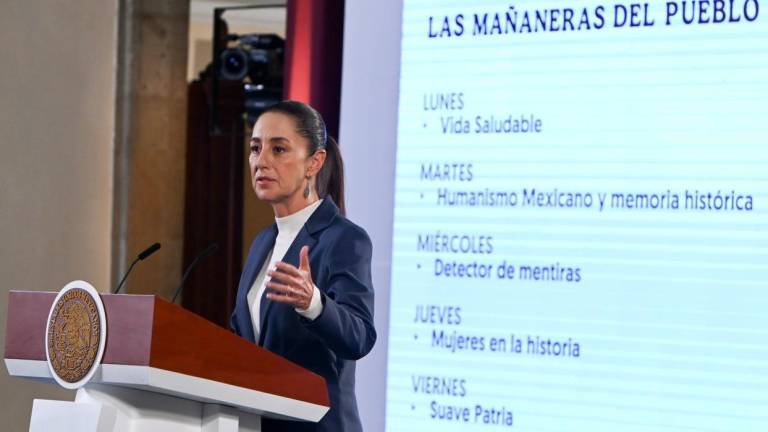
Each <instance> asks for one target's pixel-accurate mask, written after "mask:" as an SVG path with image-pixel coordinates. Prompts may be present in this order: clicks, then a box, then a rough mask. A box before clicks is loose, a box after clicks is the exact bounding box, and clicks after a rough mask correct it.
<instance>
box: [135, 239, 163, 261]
mask: <svg viewBox="0 0 768 432" xmlns="http://www.w3.org/2000/svg"><path fill="white" fill-rule="evenodd" d="M158 249H160V243H155V244H153V245H152V246H150V247H148V248H146V249H144V252H142V253H140V254H139V259H140V260H142V261H143V260H145V259H146V258H147V257H148V256H150V255H152V254H153V253H155V252H157V250H158Z"/></svg>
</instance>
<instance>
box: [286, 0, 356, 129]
mask: <svg viewBox="0 0 768 432" xmlns="http://www.w3.org/2000/svg"><path fill="white" fill-rule="evenodd" d="M286 33H287V34H286V61H285V97H286V98H287V99H294V100H298V101H302V102H306V103H308V104H310V105H312V106H313V107H314V108H315V109H317V110H318V111H319V112H320V114H322V116H323V118H324V119H325V122H326V125H327V127H328V133H329V134H331V135H333V136H335V137H338V136H339V104H340V102H341V60H342V43H343V40H344V1H343V0H288V4H287V29H286Z"/></svg>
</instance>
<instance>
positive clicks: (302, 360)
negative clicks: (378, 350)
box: [231, 197, 376, 432]
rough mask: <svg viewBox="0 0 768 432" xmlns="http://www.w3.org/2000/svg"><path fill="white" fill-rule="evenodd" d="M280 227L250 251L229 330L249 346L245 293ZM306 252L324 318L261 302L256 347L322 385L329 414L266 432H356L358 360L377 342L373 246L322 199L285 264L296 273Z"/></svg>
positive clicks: (267, 426) (275, 424) (274, 425)
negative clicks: (296, 366) (308, 373)
mask: <svg viewBox="0 0 768 432" xmlns="http://www.w3.org/2000/svg"><path fill="white" fill-rule="evenodd" d="M276 238H277V225H274V224H273V225H272V226H270V227H268V228H266V229H264V230H263V231H261V232H260V233H259V234H258V235H257V236H256V238H255V239H254V240H253V243H252V244H251V250H250V252H249V253H248V259H247V261H246V263H245V268H244V270H243V274H242V275H241V277H240V285H239V287H238V290H237V299H236V303H235V310H234V312H233V314H232V318H231V326H232V329H233V330H234V331H235V332H236V333H237V334H238V335H240V336H242V337H244V338H246V339H248V340H249V341H251V342H256V341H255V340H254V334H253V324H252V321H251V313H250V309H249V307H248V299H247V295H248V291H249V290H250V289H251V285H253V281H254V279H256V276H257V275H258V273H259V270H261V267H262V265H263V264H264V260H265V259H267V255H268V254H269V252H270V251H271V250H272V248H273V247H274V245H275V239H276ZM304 245H307V246H309V263H310V268H311V270H312V278H313V280H314V282H315V285H317V288H318V289H319V290H320V292H321V296H322V302H323V312H322V313H321V314H320V316H318V317H317V318H316V319H315V320H314V321H309V320H307V319H306V318H304V317H302V316H301V315H299V314H298V313H296V311H295V310H294V309H293V307H291V306H288V305H285V304H283V303H278V302H274V301H271V300H268V299H267V298H266V296H263V297H262V298H261V310H260V315H261V316H260V317H259V319H260V320H261V321H260V323H261V333H260V335H259V340H258V342H257V343H258V344H259V345H260V346H262V347H264V348H266V349H268V350H269V351H272V352H274V353H276V354H279V355H280V356H282V357H285V358H286V359H288V360H291V361H292V362H294V363H297V364H299V365H301V366H303V367H305V368H307V369H309V370H311V371H313V372H315V373H317V374H318V375H321V376H322V377H324V378H325V380H326V383H327V385H328V395H329V397H330V401H331V409H330V411H329V412H328V413H327V414H326V415H325V416H324V417H323V419H322V420H321V421H320V423H319V424H317V425H315V424H312V423H305V422H285V421H275V420H270V419H263V421H262V428H263V430H264V431H265V432H266V431H270V430H280V431H303V430H311V431H361V430H362V426H361V423H360V416H359V414H358V410H357V401H356V399H355V360H357V359H359V358H361V357H363V356H365V355H366V354H368V352H370V351H371V348H373V344H374V343H375V342H376V330H375V329H374V327H373V284H372V282H371V240H370V238H369V237H368V234H367V233H366V232H365V231H364V230H363V229H362V228H360V227H358V226H357V225H355V224H353V223H352V222H350V221H349V220H347V219H346V218H344V217H343V216H342V215H341V214H340V213H339V209H338V208H337V207H336V204H334V203H333V201H332V200H331V198H330V197H326V198H325V199H324V200H323V202H322V203H321V204H320V206H319V207H318V208H317V210H315V212H314V213H313V214H312V216H310V218H309V220H307V223H306V224H304V227H303V228H302V229H301V230H300V231H299V233H298V234H297V235H296V239H295V240H294V241H293V243H292V244H291V246H290V247H289V248H288V251H287V252H286V254H285V257H284V258H283V261H285V262H287V263H290V264H293V265H294V266H296V267H298V266H299V251H300V250H301V248H302V246H304Z"/></svg>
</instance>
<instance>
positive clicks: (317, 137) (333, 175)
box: [257, 100, 346, 215]
mask: <svg viewBox="0 0 768 432" xmlns="http://www.w3.org/2000/svg"><path fill="white" fill-rule="evenodd" d="M268 112H276V113H281V114H285V115H287V116H289V117H291V118H292V119H293V120H294V122H295V124H296V132H297V133H298V134H299V135H301V136H303V137H304V138H306V139H307V140H308V141H309V149H308V150H309V151H308V153H309V155H310V156H311V155H313V154H315V153H316V152H317V151H318V150H325V152H326V157H325V163H324V164H323V167H322V168H320V172H318V173H317V177H316V179H315V187H316V188H317V195H318V196H319V197H320V198H324V197H325V196H326V195H330V196H331V198H332V199H333V201H334V202H335V203H336V205H337V206H338V207H339V210H340V211H341V214H342V215H345V214H346V206H345V204H344V161H342V160H341V152H340V151H339V144H338V143H337V142H336V140H335V139H333V137H331V136H329V135H328V130H327V129H326V127H325V121H323V117H322V116H321V115H320V113H319V112H317V110H316V109H314V108H312V107H311V106H309V105H307V104H305V103H303V102H298V101H293V100H284V101H282V102H278V103H276V104H274V105H271V106H269V107H267V109H265V110H264V111H263V112H262V113H261V114H264V113H268ZM261 114H260V116H261ZM257 120H258V119H257Z"/></svg>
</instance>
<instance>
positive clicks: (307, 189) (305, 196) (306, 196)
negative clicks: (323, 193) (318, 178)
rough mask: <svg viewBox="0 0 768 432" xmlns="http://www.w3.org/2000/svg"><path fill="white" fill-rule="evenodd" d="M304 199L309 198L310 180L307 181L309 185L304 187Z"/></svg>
mask: <svg viewBox="0 0 768 432" xmlns="http://www.w3.org/2000/svg"><path fill="white" fill-rule="evenodd" d="M304 198H309V179H307V185H306V186H304Z"/></svg>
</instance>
